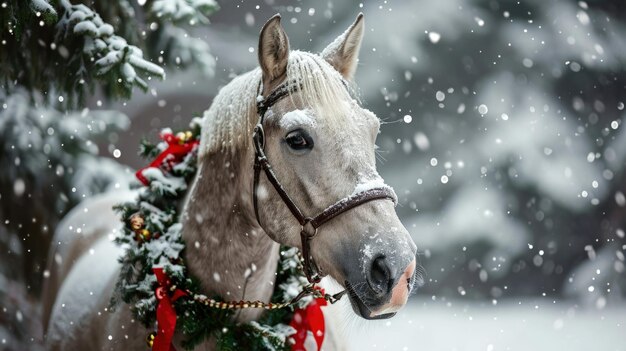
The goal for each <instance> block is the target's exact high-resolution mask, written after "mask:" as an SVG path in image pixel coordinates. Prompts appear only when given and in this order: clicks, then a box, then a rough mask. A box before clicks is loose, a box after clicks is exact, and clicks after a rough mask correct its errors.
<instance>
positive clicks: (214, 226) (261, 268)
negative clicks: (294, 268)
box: [182, 152, 278, 320]
mask: <svg viewBox="0 0 626 351" xmlns="http://www.w3.org/2000/svg"><path fill="white" fill-rule="evenodd" d="M241 153H242V154H243V153H245V152H241ZM236 156H237V155H235V157H233V156H232V155H230V156H229V155H228V153H226V152H223V153H222V152H218V153H215V154H210V155H205V157H204V160H203V162H202V163H201V165H200V167H199V170H198V173H197V175H196V177H195V179H194V182H193V185H192V189H191V190H190V194H189V196H188V197H187V200H186V203H185V206H184V209H183V216H182V217H183V218H182V223H183V240H184V241H185V243H186V247H187V249H186V250H185V262H186V263H187V266H188V268H189V271H190V273H191V274H193V275H194V276H195V277H197V278H198V279H199V280H200V283H201V286H202V288H203V289H204V290H203V293H204V294H206V295H208V296H211V295H218V296H220V297H221V298H222V299H224V300H226V301H238V300H251V301H253V300H261V301H269V299H270V297H271V295H272V292H273V290H274V280H275V272H276V264H277V261H278V245H277V244H276V243H275V242H274V241H272V240H271V239H270V238H269V237H268V236H267V235H266V234H265V232H264V231H263V230H262V229H261V228H260V227H259V226H258V224H257V222H256V219H255V217H254V214H253V213H254V212H253V208H252V200H251V199H252V189H251V188H252V156H251V155H250V156H249V158H250V162H242V160H246V159H247V158H248V157H243V158H239V157H236ZM248 164H249V165H250V167H249V169H246V168H243V167H242V165H248ZM260 312H261V311H257V310H254V309H249V310H245V311H243V312H241V313H240V314H238V315H237V318H238V319H239V320H251V319H255V318H256V317H258V316H259V314H260Z"/></svg>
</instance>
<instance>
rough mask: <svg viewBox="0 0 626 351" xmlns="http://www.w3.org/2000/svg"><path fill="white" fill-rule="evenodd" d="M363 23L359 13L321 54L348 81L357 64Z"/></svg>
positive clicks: (361, 15)
mask: <svg viewBox="0 0 626 351" xmlns="http://www.w3.org/2000/svg"><path fill="white" fill-rule="evenodd" d="M363 22H364V21H363V14H362V13H359V15H358V16H357V17H356V20H355V21H354V23H353V24H352V25H351V26H350V28H348V29H347V30H346V31H345V32H344V33H343V34H341V35H340V36H338V37H337V39H335V41H333V42H332V43H330V44H329V45H328V46H327V47H326V49H324V51H322V54H321V55H322V57H323V58H324V59H325V60H326V61H328V63H330V64H331V65H332V66H333V67H335V69H336V70H337V71H338V72H339V73H341V75H343V76H344V78H346V79H348V80H351V79H352V78H353V77H354V72H356V66H357V63H358V62H359V49H360V48H361V41H362V40H363Z"/></svg>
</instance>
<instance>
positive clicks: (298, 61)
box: [259, 15, 421, 319]
mask: <svg viewBox="0 0 626 351" xmlns="http://www.w3.org/2000/svg"><path fill="white" fill-rule="evenodd" d="M362 37H363V20H362V15H359V17H358V18H357V20H356V22H355V23H354V24H353V25H352V26H351V27H350V28H349V29H348V30H347V31H346V32H345V33H344V34H342V35H341V36H339V37H338V38H337V39H336V40H335V41H334V42H333V43H332V44H330V45H329V46H328V47H327V48H326V49H325V50H324V51H323V52H322V54H321V55H314V54H311V53H306V52H299V51H291V52H290V51H289V41H288V39H287V36H286V34H285V32H284V31H283V29H282V27H281V26H280V17H277V16H276V17H274V18H272V19H271V20H270V21H268V22H267V23H266V24H265V26H264V27H263V30H262V31H261V35H260V39H259V61H260V62H259V63H260V65H261V69H262V79H263V87H264V88H263V95H264V96H267V94H269V93H271V92H272V90H273V89H274V88H275V87H277V86H279V85H280V84H282V83H283V82H285V81H294V80H295V81H297V82H298V83H299V84H300V86H301V88H299V89H298V90H297V91H295V92H293V93H292V94H291V95H290V96H288V97H286V98H283V99H282V100H280V101H279V102H277V103H276V104H275V105H274V106H272V108H271V109H270V110H269V111H268V113H267V115H266V122H265V126H264V127H265V131H266V141H265V149H266V154H267V157H268V159H269V160H270V162H271V164H272V166H273V168H274V171H275V172H276V174H277V176H278V179H279V180H280V181H281V183H282V184H283V185H284V187H285V189H286V190H287V193H288V194H289V195H290V196H291V197H292V198H293V199H294V201H295V203H296V204H298V205H299V206H300V208H301V209H302V210H303V211H304V212H305V213H304V214H305V215H307V216H313V215H315V214H317V213H319V212H320V211H322V210H323V209H325V208H326V207H328V206H329V205H332V204H333V203H335V202H336V201H337V200H339V199H341V198H344V197H346V196H348V195H350V194H354V193H357V192H360V191H363V190H367V189H368V188H370V187H376V186H381V185H384V181H383V180H382V178H381V177H380V176H379V175H378V173H377V171H376V161H375V141H376V136H377V134H378V130H379V126H380V122H379V120H378V118H377V117H376V116H375V115H374V114H373V113H372V112H370V111H368V110H366V109H364V108H362V107H361V106H360V105H359V103H358V102H357V101H355V99H354V98H353V97H352V96H351V94H350V89H349V88H348V84H346V81H349V80H351V79H352V77H353V74H354V71H355V69H356V65H357V61H358V57H357V56H358V52H359V48H360V45H361V39H362ZM261 190H262V191H261V193H262V194H261V195H262V196H261V198H260V206H259V208H260V217H261V223H264V227H265V228H264V229H265V230H266V231H267V233H268V235H270V237H272V238H273V239H274V240H275V241H278V242H280V243H283V244H287V245H290V246H298V247H299V246H300V235H299V232H300V226H299V224H298V223H297V221H296V220H295V219H294V218H293V216H292V215H291V213H290V212H289V210H288V208H287V206H285V205H284V203H283V202H282V200H281V198H280V197H279V195H278V194H277V193H276V191H275V190H274V188H273V187H272V185H271V184H270V183H269V182H268V181H267V178H266V177H261ZM311 252H312V255H313V257H314V259H315V261H316V262H317V264H318V265H319V266H320V269H321V270H322V271H323V272H325V273H327V274H329V275H330V276H331V277H332V278H334V279H335V280H337V281H338V282H339V283H342V284H343V285H345V286H346V287H347V288H348V290H349V292H350V294H349V296H350V301H351V304H352V307H353V310H354V311H355V312H356V313H357V314H358V315H360V316H362V317H364V318H368V319H369V318H375V317H379V318H382V317H389V316H392V315H393V314H394V313H395V312H396V311H397V310H399V309H400V308H401V307H402V306H404V304H405V303H406V301H407V298H408V296H409V294H410V292H411V289H412V288H413V286H414V283H415V280H416V278H417V277H416V274H415V272H416V260H415V255H416V246H415V244H414V243H413V240H412V239H411V237H410V236H409V234H408V232H407V230H406V229H405V228H404V226H403V225H402V223H400V220H399V219H398V216H397V215H396V213H395V209H394V205H393V203H392V201H389V200H377V201H371V202H368V203H366V204H363V205H361V206H358V207H356V208H354V209H352V210H350V211H348V212H346V213H344V214H342V215H341V216H339V217H337V218H335V219H333V220H332V221H330V222H328V223H327V224H325V225H323V226H322V227H320V228H319V230H318V233H317V235H316V236H315V237H314V238H313V239H312V242H311ZM420 279H421V277H420Z"/></svg>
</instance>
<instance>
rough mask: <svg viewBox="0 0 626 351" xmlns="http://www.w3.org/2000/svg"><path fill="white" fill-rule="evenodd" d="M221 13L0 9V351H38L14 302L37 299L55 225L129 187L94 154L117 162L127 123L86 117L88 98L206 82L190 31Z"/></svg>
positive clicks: (122, 1)
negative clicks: (193, 79)
mask: <svg viewBox="0 0 626 351" xmlns="http://www.w3.org/2000/svg"><path fill="white" fill-rule="evenodd" d="M217 9H218V6H217V3H216V2H215V1H214V0H139V1H130V0H117V1H78V0H4V1H0V25H1V26H2V28H1V29H0V148H1V149H2V150H3V151H2V153H0V165H1V166H0V219H1V222H0V249H1V250H2V255H0V267H1V268H0V307H3V308H4V311H3V312H2V313H1V314H0V336H1V338H0V339H2V341H3V345H2V347H1V348H3V349H4V347H5V346H6V345H8V347H9V349H31V347H34V346H33V345H32V343H31V344H30V345H29V346H26V344H21V342H28V341H29V340H30V339H31V336H32V335H27V333H22V332H20V330H22V329H24V330H26V329H28V328H25V327H24V326H25V325H28V324H31V322H32V320H31V319H33V320H38V316H37V315H36V313H30V314H29V315H25V313H27V312H28V311H31V312H32V311H34V310H33V309H32V308H31V307H30V306H27V305H23V306H20V305H19V303H24V304H28V303H29V301H31V300H32V297H34V296H36V295H37V294H38V292H39V290H40V286H41V282H42V279H45V277H46V272H45V271H44V267H45V260H46V254H47V250H48V243H49V241H50V239H51V237H52V234H53V232H54V228H55V226H56V224H57V223H58V220H59V219H60V218H61V217H62V216H63V214H65V213H66V212H67V211H68V210H69V209H70V208H71V207H72V206H74V205H75V204H76V203H78V202H79V201H80V200H81V199H82V198H84V197H88V196H90V195H92V194H96V193H98V192H101V191H104V190H105V189H107V188H110V187H118V188H119V187H124V186H126V183H127V182H128V180H129V179H131V174H132V173H131V172H128V171H127V170H126V169H125V168H124V167H123V166H121V165H120V164H118V163H117V162H115V161H114V160H112V159H110V158H103V157H102V153H101V152H100V151H99V149H100V148H101V147H102V146H107V145H108V147H109V149H110V150H108V151H109V153H110V154H112V155H113V156H114V157H118V156H119V155H117V156H116V154H118V153H119V151H118V150H116V149H115V147H112V146H113V145H114V144H115V139H116V138H117V132H118V131H120V130H123V129H126V128H128V126H129V122H130V121H129V119H128V118H127V117H126V116H125V115H123V114H121V113H119V112H116V111H110V110H91V109H88V108H85V102H86V100H87V99H86V98H87V96H90V95H93V94H94V93H96V94H99V95H104V96H105V97H106V98H107V99H109V100H118V99H129V98H130V97H131V94H132V93H133V90H134V88H135V87H137V88H139V89H140V90H142V91H144V92H145V91H148V89H149V87H150V84H151V81H154V80H162V79H165V77H166V72H174V71H176V70H180V69H184V68H187V67H192V66H195V67H196V68H197V69H198V70H199V71H200V72H202V73H203V74H206V75H207V76H210V75H211V74H212V73H213V68H214V65H215V59H214V57H213V56H212V55H211V52H210V50H209V47H208V45H207V44H206V43H205V42H204V41H202V40H200V39H197V38H194V37H193V36H192V33H191V32H190V29H191V27H194V26H198V25H206V24H208V23H209V21H208V17H209V16H210V15H211V14H212V13H213V12H215V11H216V10H217ZM98 106H100V104H98ZM9 267H11V268H9ZM23 282H25V283H26V284H25V285H22V284H23ZM24 293H27V294H28V295H30V296H26V295H24V296H19V295H21V294H24ZM16 303H18V305H17V306H16ZM9 307H10V308H9ZM16 311H17V312H16ZM16 328H17V329H16ZM22 337H23V338H22Z"/></svg>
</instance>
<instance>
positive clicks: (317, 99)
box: [199, 51, 357, 160]
mask: <svg viewBox="0 0 626 351" xmlns="http://www.w3.org/2000/svg"><path fill="white" fill-rule="evenodd" d="M287 80H288V81H290V82H292V84H291V85H290V86H292V87H296V86H300V88H299V89H298V91H297V93H296V92H295V91H294V93H293V94H290V95H289V96H290V98H291V99H293V100H294V102H296V101H297V102H300V103H301V104H302V105H304V106H307V107H308V108H311V109H313V110H314V111H315V112H316V114H317V115H318V116H324V118H325V119H326V121H327V122H328V123H338V122H339V121H340V120H341V119H342V118H341V117H343V116H346V115H347V114H350V110H351V109H352V108H353V105H352V104H355V103H357V101H356V100H355V99H354V98H353V97H352V93H353V90H352V88H351V87H350V86H349V85H348V84H347V82H346V81H345V80H344V79H343V77H342V76H341V74H339V72H337V71H336V70H335V69H334V68H333V67H332V66H331V65H330V64H329V63H328V62H326V60H324V59H323V58H322V57H320V56H319V55H316V54H312V53H309V52H303V51H291V52H290V53H289V60H288V63H287ZM260 82H261V69H260V68H256V69H254V70H252V71H249V72H247V73H244V74H242V75H240V76H237V77H235V78H234V79H233V80H232V81H231V82H230V83H229V84H227V85H226V86H224V87H223V88H222V89H221V90H220V92H219V93H218V94H217V96H216V97H215V99H214V100H213V103H212V104H211V107H210V108H209V109H208V110H206V111H205V112H204V116H203V121H202V136H201V144H200V150H199V157H200V160H202V159H203V158H204V157H205V155H207V154H211V153H214V152H218V151H222V152H224V151H227V152H234V151H236V150H240V149H242V148H245V147H247V146H248V144H249V143H250V142H251V135H252V130H253V129H254V126H255V124H256V123H257V119H258V116H257V113H256V101H257V94H258V89H259V85H260ZM343 119H344V120H345V118H343Z"/></svg>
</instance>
